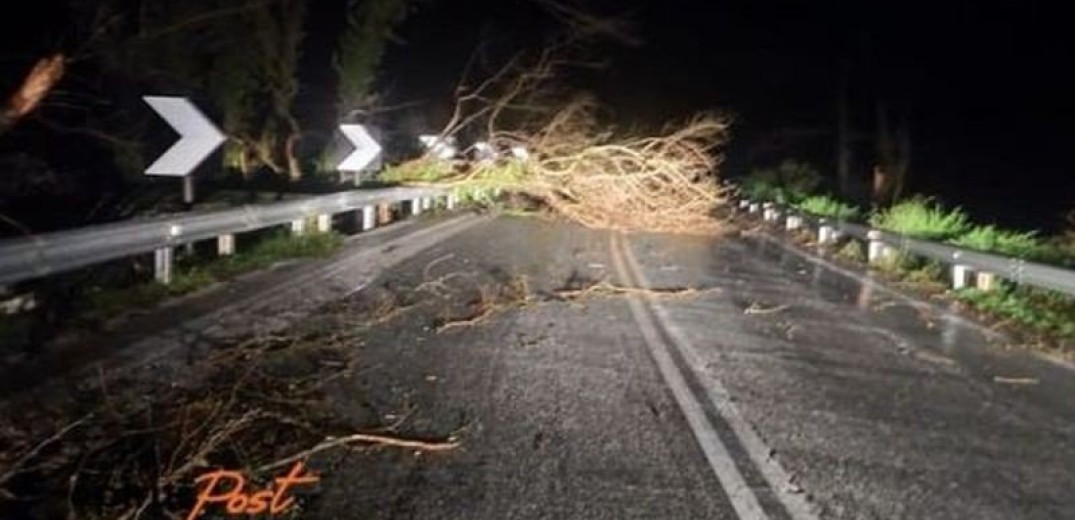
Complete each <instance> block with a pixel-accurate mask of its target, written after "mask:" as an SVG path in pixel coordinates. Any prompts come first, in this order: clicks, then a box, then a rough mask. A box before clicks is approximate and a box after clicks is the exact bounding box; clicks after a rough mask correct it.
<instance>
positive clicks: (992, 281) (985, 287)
mask: <svg viewBox="0 0 1075 520" xmlns="http://www.w3.org/2000/svg"><path fill="white" fill-rule="evenodd" d="M974 285H975V287H977V288H978V290H981V291H992V290H993V289H995V288H996V286H997V275H996V274H993V273H987V272H985V271H979V272H978V273H976V274H975V276H974Z"/></svg>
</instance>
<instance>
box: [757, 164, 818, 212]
mask: <svg viewBox="0 0 1075 520" xmlns="http://www.w3.org/2000/svg"><path fill="white" fill-rule="evenodd" d="M820 184H821V174H820V173H818V171H817V169H816V168H814V167H813V166H811V165H809V164H807V163H804V162H799V161H795V160H791V159H788V160H785V161H783V162H781V163H780V165H778V166H777V167H775V168H763V169H756V170H754V171H752V172H750V175H747V176H746V177H745V178H744V179H743V180H742V181H741V185H742V188H743V192H744V193H745V194H746V195H747V196H748V197H750V198H751V199H755V200H764V201H772V202H777V203H780V204H794V203H797V202H799V201H802V200H803V199H805V198H806V197H808V196H809V195H810V194H811V193H813V192H814V190H816V189H817V187H818V186H819V185H820Z"/></svg>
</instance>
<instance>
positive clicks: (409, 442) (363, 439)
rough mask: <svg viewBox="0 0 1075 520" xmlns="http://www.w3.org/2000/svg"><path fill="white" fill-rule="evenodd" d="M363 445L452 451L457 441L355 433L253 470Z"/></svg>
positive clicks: (265, 468)
mask: <svg viewBox="0 0 1075 520" xmlns="http://www.w3.org/2000/svg"><path fill="white" fill-rule="evenodd" d="M356 443H365V444H377V445H382V446H393V447H396V448H406V449H410V450H416V451H448V450H454V449H455V448H458V447H459V441H458V440H456V439H455V438H453V437H448V439H447V440H443V441H425V440H419V439H407V438H403V437H395V436H392V435H381V434H374V433H356V434H353V435H348V436H346V437H338V438H334V439H326V440H325V441H323V442H321V443H320V444H318V445H317V446H314V447H313V448H310V449H308V450H303V451H300V452H298V453H296V454H294V455H291V456H289V457H285V458H283V459H280V460H278V461H275V462H271V463H269V464H266V465H264V466H261V467H260V468H257V469H255V470H254V473H263V472H266V471H270V470H273V469H277V468H281V467H284V466H287V465H288V464H291V463H293V462H295V461H297V460H302V459H305V458H307V457H310V456H311V455H314V454H316V453H320V452H322V451H325V450H330V449H333V448H338V447H340V446H346V445H348V444H356Z"/></svg>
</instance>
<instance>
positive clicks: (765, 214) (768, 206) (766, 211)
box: [761, 202, 773, 222]
mask: <svg viewBox="0 0 1075 520" xmlns="http://www.w3.org/2000/svg"><path fill="white" fill-rule="evenodd" d="M761 219H762V220H763V221H765V222H769V221H770V220H773V203H772V202H766V203H765V204H762V205H761Z"/></svg>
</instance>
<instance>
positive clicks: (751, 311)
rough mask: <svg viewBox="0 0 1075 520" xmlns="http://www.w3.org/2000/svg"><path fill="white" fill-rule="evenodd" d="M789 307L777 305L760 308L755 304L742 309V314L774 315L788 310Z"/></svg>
mask: <svg viewBox="0 0 1075 520" xmlns="http://www.w3.org/2000/svg"><path fill="white" fill-rule="evenodd" d="M790 307H791V306H790V305H788V304H782V305H777V306H775V307H762V306H761V305H758V303H757V302H754V303H751V304H750V307H747V308H746V309H743V314H776V313H778V312H783V311H786V310H788V308H790Z"/></svg>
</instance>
